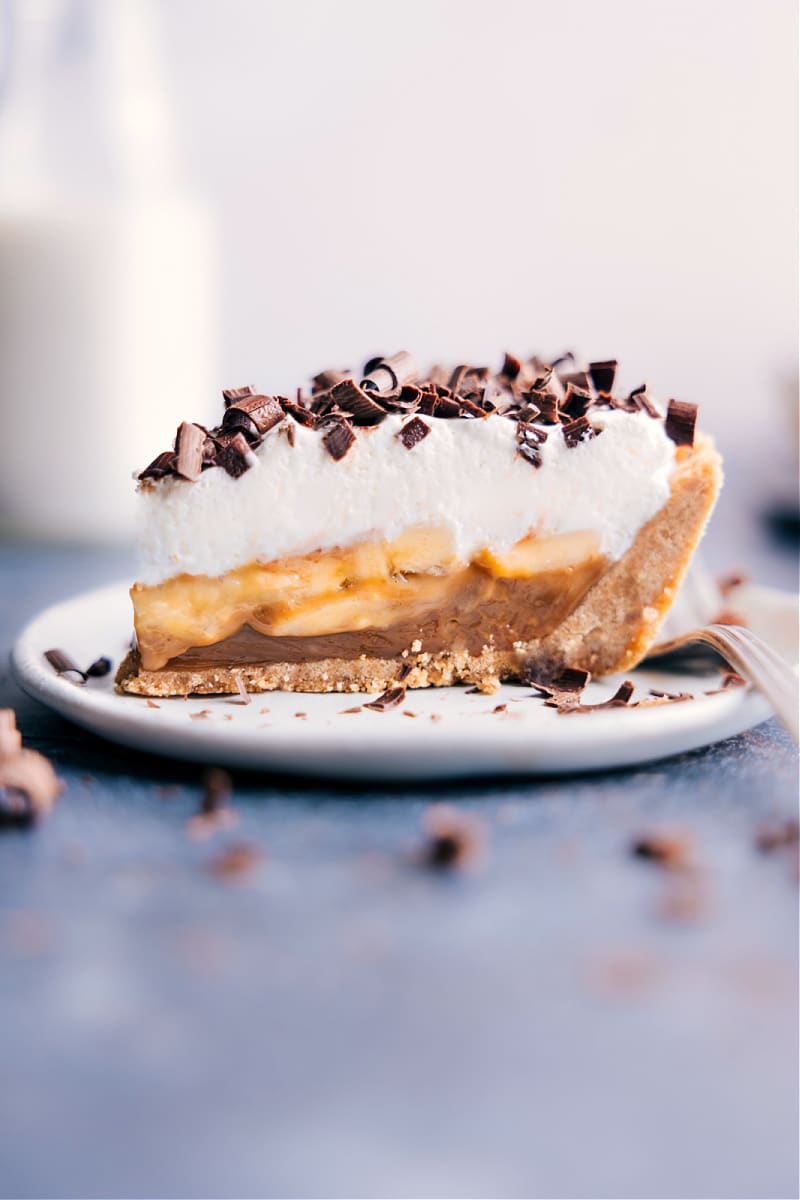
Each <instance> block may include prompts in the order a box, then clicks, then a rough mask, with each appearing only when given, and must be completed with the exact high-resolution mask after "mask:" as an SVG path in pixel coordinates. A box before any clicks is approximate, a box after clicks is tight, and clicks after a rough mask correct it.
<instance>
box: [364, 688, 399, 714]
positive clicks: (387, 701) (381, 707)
mask: <svg viewBox="0 0 800 1200" xmlns="http://www.w3.org/2000/svg"><path fill="white" fill-rule="evenodd" d="M405 698H406V689H405V688H404V687H402V686H400V687H393V688H388V689H387V690H386V691H385V692H383V694H382V695H380V696H378V697H377V698H376V699H375V700H371V701H370V702H369V704H365V705H364V708H371V709H372V710H373V712H385V711H386V709H387V708H394V707H395V705H397V704H402V703H403V701H404V700H405Z"/></svg>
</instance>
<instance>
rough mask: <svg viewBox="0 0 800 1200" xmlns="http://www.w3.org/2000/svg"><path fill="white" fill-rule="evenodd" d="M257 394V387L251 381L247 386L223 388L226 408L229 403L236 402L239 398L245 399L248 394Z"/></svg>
mask: <svg viewBox="0 0 800 1200" xmlns="http://www.w3.org/2000/svg"><path fill="white" fill-rule="evenodd" d="M255 394H256V389H255V388H254V387H253V385H252V384H251V383H249V384H248V385H247V386H246V387H238V388H223V389H222V398H223V400H224V401H225V407H226V408H227V407H228V405H229V404H236V402H237V401H238V400H244V399H245V398H246V397H247V396H255Z"/></svg>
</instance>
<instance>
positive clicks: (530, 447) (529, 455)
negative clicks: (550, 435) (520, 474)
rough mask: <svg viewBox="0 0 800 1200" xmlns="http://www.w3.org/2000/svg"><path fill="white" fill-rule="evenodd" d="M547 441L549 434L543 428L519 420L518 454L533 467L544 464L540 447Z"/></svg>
mask: <svg viewBox="0 0 800 1200" xmlns="http://www.w3.org/2000/svg"><path fill="white" fill-rule="evenodd" d="M546 441H547V434H546V433H545V431H544V430H543V429H538V428H537V427H536V426H535V425H528V424H526V423H525V422H524V421H518V422H517V454H519V455H520V456H521V457H522V458H524V459H525V461H526V462H529V463H530V464H531V466H532V467H540V466H541V465H542V452H541V450H540V449H539V447H540V446H541V444H542V443H543V442H546Z"/></svg>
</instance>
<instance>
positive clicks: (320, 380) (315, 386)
mask: <svg viewBox="0 0 800 1200" xmlns="http://www.w3.org/2000/svg"><path fill="white" fill-rule="evenodd" d="M349 377H350V372H349V371H337V370H336V369H335V368H332V369H330V370H328V371H320V373H319V375H315V376H314V378H313V379H312V380H311V384H312V388H311V390H312V393H313V392H328V391H330V389H331V388H332V387H335V386H336V384H337V383H341V382H342V380H343V379H349Z"/></svg>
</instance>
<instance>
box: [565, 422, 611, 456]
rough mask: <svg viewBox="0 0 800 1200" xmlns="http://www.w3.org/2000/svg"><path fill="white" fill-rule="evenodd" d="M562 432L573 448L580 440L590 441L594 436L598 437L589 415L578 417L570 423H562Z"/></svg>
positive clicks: (569, 445)
mask: <svg viewBox="0 0 800 1200" xmlns="http://www.w3.org/2000/svg"><path fill="white" fill-rule="evenodd" d="M561 432H562V433H563V435H564V442H565V444H566V445H567V446H568V447H569V448H570V449H573V448H574V447H575V446H577V445H578V444H579V443H580V442H588V441H591V439H592V438H593V437H596V431H595V429H594V426H593V425H592V424H591V423H590V421H589V418H588V417H578V418H577V420H575V421H570V422H569V424H568V425H562V427H561ZM604 444H605V443H604Z"/></svg>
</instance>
